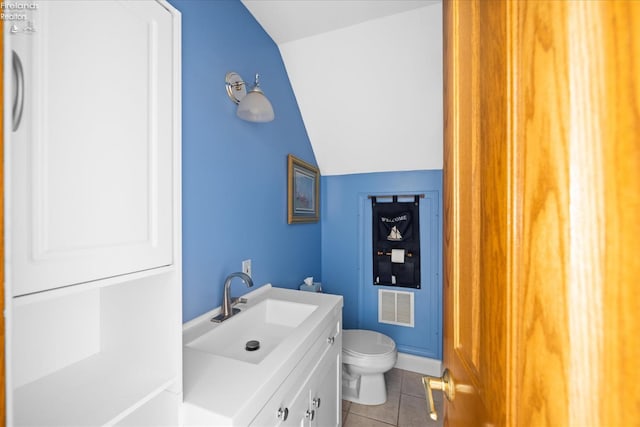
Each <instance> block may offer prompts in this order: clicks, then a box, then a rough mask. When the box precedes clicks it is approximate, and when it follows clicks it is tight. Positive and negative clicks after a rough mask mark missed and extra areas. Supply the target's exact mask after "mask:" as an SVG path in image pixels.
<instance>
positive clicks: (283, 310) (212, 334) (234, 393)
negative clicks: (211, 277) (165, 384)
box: [183, 284, 342, 427]
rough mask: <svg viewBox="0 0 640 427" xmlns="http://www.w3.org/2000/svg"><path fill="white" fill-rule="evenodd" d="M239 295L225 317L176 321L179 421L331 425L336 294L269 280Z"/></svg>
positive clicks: (336, 415)
mask: <svg viewBox="0 0 640 427" xmlns="http://www.w3.org/2000/svg"><path fill="white" fill-rule="evenodd" d="M244 296H245V297H246V299H247V301H248V302H247V303H246V304H238V306H237V307H238V308H240V310H241V311H240V312H239V313H238V314H236V315H235V316H234V317H232V318H231V319H229V320H225V321H224V322H222V323H212V322H211V321H210V319H211V318H212V317H214V316H216V315H217V314H219V312H220V310H219V309H216V310H212V311H211V312H209V313H205V314H203V315H202V316H200V317H198V318H196V319H193V320H192V321H190V322H188V323H186V324H185V325H184V330H183V341H184V348H183V356H184V358H183V360H184V405H183V415H184V426H185V427H187V426H194V427H195V426H198V427H202V426H216V427H221V426H227V427H247V426H252V427H271V426H281V427H284V426H297V427H301V426H303V427H320V426H322V427H330V426H339V425H340V424H341V415H342V409H341V403H342V400H341V396H342V394H341V376H342V363H341V362H342V297H341V296H339V295H330V294H320V293H314V292H303V291H298V290H291V289H283V288H276V287H272V286H271V285H269V284H267V285H263V286H262V287H260V288H258V289H256V290H254V291H252V292H250V293H248V294H245V295H244ZM265 307H273V308H274V309H275V310H274V311H272V312H271V313H269V310H268V309H265ZM276 311H277V313H276ZM261 323H266V324H268V325H269V326H268V327H267V328H263V327H261V325H260V324H261ZM247 340H257V341H258V342H260V343H261V346H260V348H259V349H258V350H255V351H251V352H250V354H249V352H247V350H246V348H245V343H247V342H248V341H247Z"/></svg>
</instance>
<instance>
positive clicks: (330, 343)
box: [327, 337, 336, 345]
mask: <svg viewBox="0 0 640 427" xmlns="http://www.w3.org/2000/svg"><path fill="white" fill-rule="evenodd" d="M335 341H336V337H329V338H327V342H328V343H329V345H333V343H334V342H335Z"/></svg>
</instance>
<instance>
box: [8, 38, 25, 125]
mask: <svg viewBox="0 0 640 427" xmlns="http://www.w3.org/2000/svg"><path fill="white" fill-rule="evenodd" d="M11 52H12V55H11V59H12V61H11V62H12V69H13V76H14V78H15V85H16V97H15V99H14V100H13V107H12V109H11V112H12V115H13V117H12V124H11V130H12V131H13V132H15V131H17V130H18V127H20V121H21V120H22V110H23V109H24V69H23V68H22V61H20V57H19V56H18V54H17V53H16V51H15V50H12V51H11Z"/></svg>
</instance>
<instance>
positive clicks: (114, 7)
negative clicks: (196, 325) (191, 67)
mask: <svg viewBox="0 0 640 427" xmlns="http://www.w3.org/2000/svg"><path fill="white" fill-rule="evenodd" d="M21 3H24V4H25V5H27V6H28V7H26V8H25V9H20V10H19V11H17V12H16V14H17V15H22V17H20V18H19V19H15V20H13V21H6V22H5V25H4V31H5V34H4V40H5V43H4V47H3V50H4V52H3V55H4V62H5V64H6V65H5V70H6V72H5V81H4V85H5V92H4V93H5V94H6V95H5V99H4V111H5V116H4V120H5V123H6V125H5V135H4V138H5V198H6V204H5V206H6V212H5V221H6V224H5V230H6V238H5V258H6V259H5V263H6V265H5V267H6V273H7V274H6V281H5V289H6V291H5V293H6V313H5V316H6V331H5V332H6V337H7V341H6V350H7V409H8V410H7V412H8V414H7V416H8V419H7V421H8V424H9V425H66V426H70V425H76V426H88V425H176V424H177V423H178V422H179V407H180V402H181V391H182V385H181V382H182V380H181V375H182V367H181V283H182V279H181V246H180V245H181V215H180V211H181V203H180V197H181V196H180V187H181V179H180V175H181V169H180V141H181V129H180V114H181V113H180V87H181V81H180V56H181V53H180V14H179V12H178V11H176V10H175V9H174V8H173V7H172V6H171V5H170V4H169V3H167V2H166V1H164V0H148V1H119V0H99V1H82V0H70V1H67V0H57V1H39V2H21Z"/></svg>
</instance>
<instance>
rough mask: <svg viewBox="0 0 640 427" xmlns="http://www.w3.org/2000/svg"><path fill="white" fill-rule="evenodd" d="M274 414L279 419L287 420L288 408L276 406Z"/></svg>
mask: <svg viewBox="0 0 640 427" xmlns="http://www.w3.org/2000/svg"><path fill="white" fill-rule="evenodd" d="M276 416H277V417H278V419H279V420H280V421H287V418H289V408H284V409H283V408H278V413H277V414H276Z"/></svg>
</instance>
